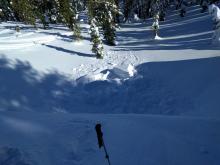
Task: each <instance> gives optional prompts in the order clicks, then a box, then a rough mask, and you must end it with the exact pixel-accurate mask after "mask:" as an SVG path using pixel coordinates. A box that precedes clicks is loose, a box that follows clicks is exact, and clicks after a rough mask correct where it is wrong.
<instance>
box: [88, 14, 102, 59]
mask: <svg viewBox="0 0 220 165" xmlns="http://www.w3.org/2000/svg"><path fill="white" fill-rule="evenodd" d="M90 34H91V41H92V43H93V46H92V52H93V53H95V54H96V57H97V58H103V56H104V48H103V43H102V40H101V37H100V33H99V28H98V23H97V20H96V19H95V18H92V19H91V21H90Z"/></svg>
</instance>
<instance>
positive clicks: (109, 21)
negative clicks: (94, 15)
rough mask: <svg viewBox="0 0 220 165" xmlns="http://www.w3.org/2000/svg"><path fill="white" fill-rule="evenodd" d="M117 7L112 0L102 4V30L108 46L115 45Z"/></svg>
mask: <svg viewBox="0 0 220 165" xmlns="http://www.w3.org/2000/svg"><path fill="white" fill-rule="evenodd" d="M117 13H118V7H117V6H116V4H115V2H114V1H113V0H108V2H105V4H103V16H102V28H103V33H104V38H105V40H106V42H107V44H109V45H112V46H113V45H115V44H116V43H115V38H116V34H115V33H116V22H115V21H116V14H117Z"/></svg>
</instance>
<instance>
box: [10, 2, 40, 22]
mask: <svg viewBox="0 0 220 165" xmlns="http://www.w3.org/2000/svg"><path fill="white" fill-rule="evenodd" d="M12 8H13V10H14V12H15V17H16V19H17V20H18V21H24V22H26V23H28V24H31V25H35V21H36V16H35V13H34V12H33V11H34V7H33V5H32V3H31V0H12Z"/></svg>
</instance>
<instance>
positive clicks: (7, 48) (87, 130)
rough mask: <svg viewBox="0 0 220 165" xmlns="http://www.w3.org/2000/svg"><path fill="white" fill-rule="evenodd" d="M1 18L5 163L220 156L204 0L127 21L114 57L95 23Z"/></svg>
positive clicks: (215, 61) (199, 163)
mask: <svg viewBox="0 0 220 165" xmlns="http://www.w3.org/2000/svg"><path fill="white" fill-rule="evenodd" d="M16 25H18V23H15V22H3V23H1V24H0V113H1V115H0V129H1V136H0V164H4V165H12V164H13V165H14V164H15V165H17V164H19V165H61V164H62V165H72V164H77V165H88V164H96V165H101V164H107V161H106V159H105V157H104V156H105V155H104V151H103V148H102V149H99V148H98V145H97V138H96V133H95V129H94V128H95V125H96V124H97V123H101V124H102V128H103V133H104V140H105V144H106V147H107V150H108V152H109V155H110V160H111V163H112V164H113V165H114V164H126V165H134V164H139V165H144V164H150V165H160V164H164V165H172V164H173V165H174V164H178V165H185V164H187V165H207V164H213V165H218V164H220V161H219V157H220V132H219V129H220V111H219V109H220V102H219V98H220V76H219V70H220V53H219V49H220V48H219V47H218V46H216V45H212V34H213V30H212V19H211V17H210V16H209V15H208V14H207V13H200V8H199V6H192V7H188V8H187V14H186V16H185V17H184V19H182V18H180V17H179V14H178V11H174V10H170V11H169V12H168V14H167V17H166V21H164V22H162V23H161V24H160V30H159V36H158V40H155V39H154V38H153V32H152V29H151V25H152V19H150V20H149V21H148V22H147V23H132V24H122V25H121V27H122V28H121V29H120V30H118V32H117V41H118V44H117V46H115V47H110V46H107V45H104V47H105V55H104V59H96V58H95V55H94V54H92V53H91V48H92V46H91V43H90V38H89V34H88V30H89V26H88V25H87V24H84V23H82V30H83V33H82V34H83V37H84V40H82V41H80V42H76V41H73V38H72V33H71V32H70V31H69V30H68V29H67V28H66V27H65V26H63V25H50V30H43V29H34V28H32V27H30V26H27V25H23V24H21V23H20V24H19V26H20V27H21V32H20V33H19V34H16V32H15V30H14V29H15V26H16Z"/></svg>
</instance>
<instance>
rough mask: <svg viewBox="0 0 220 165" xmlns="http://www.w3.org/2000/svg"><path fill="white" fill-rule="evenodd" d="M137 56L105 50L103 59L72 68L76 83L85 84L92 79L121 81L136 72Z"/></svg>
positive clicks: (130, 53)
mask: <svg viewBox="0 0 220 165" xmlns="http://www.w3.org/2000/svg"><path fill="white" fill-rule="evenodd" d="M137 63H138V58H137V57H136V56H135V55H134V54H133V53H132V52H129V53H125V54H120V55H119V54H118V52H110V51H109V52H107V53H106V56H105V57H104V59H103V60H100V61H99V60H98V61H96V62H95V63H94V64H90V65H86V64H81V65H80V66H79V67H77V68H74V69H73V76H74V79H75V80H76V84H87V83H91V82H93V81H116V82H118V83H120V82H121V81H124V80H127V79H129V78H131V77H133V76H135V74H136V69H135V65H136V64H137Z"/></svg>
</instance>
